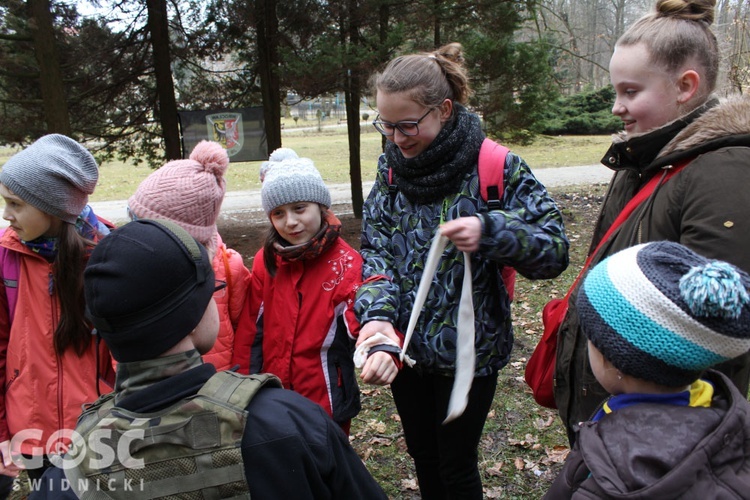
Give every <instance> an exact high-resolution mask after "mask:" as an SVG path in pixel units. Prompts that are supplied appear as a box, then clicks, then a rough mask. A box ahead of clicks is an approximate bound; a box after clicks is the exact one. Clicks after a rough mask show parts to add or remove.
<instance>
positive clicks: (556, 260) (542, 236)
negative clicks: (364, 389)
mask: <svg viewBox="0 0 750 500" xmlns="http://www.w3.org/2000/svg"><path fill="white" fill-rule="evenodd" d="M462 63H463V57H462V47H461V45H460V44H457V43H452V44H449V45H446V46H444V47H441V48H440V49H438V50H436V51H435V52H431V53H421V54H413V55H406V56H401V57H397V58H395V59H394V60H392V61H391V62H390V63H389V64H388V65H387V66H386V68H385V69H384V70H383V72H382V73H380V74H377V75H375V77H374V84H375V89H376V90H377V108H378V111H379V115H378V117H377V119H376V120H375V122H374V125H375V128H376V129H377V130H378V131H379V132H380V133H381V134H383V135H384V136H385V137H386V138H387V139H388V141H387V144H386V146H385V152H384V153H383V154H382V155H381V156H380V159H379V162H378V173H377V178H376V180H375V185H374V186H373V188H372V191H371V192H370V195H369V197H368V199H367V201H366V202H365V207H364V213H363V223H362V228H363V229H362V247H361V255H362V257H363V259H364V264H363V273H362V274H363V280H364V284H363V285H362V286H361V287H360V288H359V291H358V293H357V301H356V305H355V307H356V312H357V314H358V317H359V318H360V322H361V323H362V330H361V333H360V337H359V341H358V342H364V341H365V340H366V339H367V338H369V337H370V336H373V335H375V334H376V333H382V334H385V335H387V336H389V337H390V338H392V339H393V340H395V341H400V340H401V336H402V334H403V333H404V332H405V331H406V329H407V325H408V322H409V317H410V314H411V312H412V309H413V307H414V302H415V295H416V292H417V287H418V285H419V282H420V277H421V276H422V273H423V270H424V267H425V261H426V259H427V255H428V250H429V248H430V244H431V241H432V240H433V237H435V235H436V233H437V232H438V231H440V232H441V233H442V234H443V235H444V236H446V237H447V238H448V239H449V240H450V242H449V244H448V246H447V248H446V250H445V251H444V252H443V254H442V259H441V261H440V264H439V267H438V269H437V273H436V276H435V278H434V280H433V282H432V287H431V289H430V291H429V293H428V295H427V298H426V301H425V307H424V309H423V311H422V314H421V315H420V317H419V320H418V322H417V325H416V328H415V330H414V334H413V338H412V339H411V342H410V344H409V346H408V349H407V354H408V355H409V356H410V357H411V358H413V359H414V360H415V361H416V365H415V366H414V367H413V368H410V367H407V366H404V367H403V368H402V369H401V370H400V372H399V373H398V375H397V376H396V377H395V379H394V380H393V381H392V383H391V389H392V393H393V398H394V400H395V403H396V407H397V409H398V412H399V415H400V417H401V423H402V425H403V428H404V436H405V439H406V445H407V449H408V452H409V454H410V455H411V456H412V458H413V459H414V463H415V466H416V471H417V477H418V480H419V488H420V491H421V494H422V498H425V499H435V498H477V499H479V498H482V482H481V478H480V475H479V470H478V467H477V447H478V445H479V440H480V437H481V434H482V429H483V427H484V422H485V419H486V417H487V414H488V412H489V409H490V405H491V404H492V400H493V396H494V394H495V388H496V385H497V373H498V370H499V369H500V368H502V367H503V366H505V365H506V364H507V363H508V361H509V359H510V351H511V348H512V345H513V327H512V324H511V315H510V300H509V297H508V293H507V290H506V289H505V286H504V285H503V282H502V280H501V278H500V267H501V266H511V267H513V268H515V269H517V270H518V271H519V272H520V273H521V274H523V275H524V276H526V277H528V278H531V279H542V278H554V277H556V276H557V275H559V274H560V273H561V272H562V271H563V270H564V269H565V268H566V267H567V265H568V241H567V239H566V237H565V232H564V228H563V221H562V216H561V214H560V212H559V210H558V209H557V206H556V205H555V203H554V201H553V200H552V199H551V198H550V197H549V195H548V194H547V191H546V190H545V188H544V186H543V185H542V184H540V183H539V181H537V180H536V178H535V177H534V175H533V174H532V172H531V170H530V169H529V167H528V166H527V165H526V163H525V162H524V161H523V160H522V159H521V158H520V157H519V156H517V155H515V154H513V153H509V154H508V155H507V157H506V161H505V165H504V179H505V180H504V185H503V186H502V189H501V190H500V193H501V195H502V196H501V203H502V207H501V208H500V209H496V210H488V207H487V204H486V203H485V202H484V201H483V199H482V198H481V196H480V193H479V186H478V171H477V168H478V157H479V149H480V146H481V145H482V141H483V140H484V138H485V135H484V133H483V132H482V128H481V123H480V119H479V117H478V116H477V115H476V114H475V113H472V112H471V111H469V110H468V109H467V108H466V104H467V101H468V98H469V94H470V88H469V82H468V76H467V73H466V71H465V68H464V67H463V64H462ZM464 252H467V253H468V255H470V258H471V270H472V275H471V279H472V282H473V283H472V285H473V293H472V299H473V304H474V306H473V309H474V318H475V319H474V329H475V340H474V348H475V356H476V360H475V370H474V374H473V375H474V378H473V380H472V383H471V388H470V391H469V395H468V404H467V406H466V409H465V410H464V412H463V414H462V415H461V416H460V417H458V418H456V419H455V420H453V421H451V422H449V423H445V424H444V423H443V420H444V419H445V418H446V413H447V407H448V402H449V399H450V394H451V390H452V387H453V383H454V375H455V369H456V339H457V324H458V314H459V303H460V300H459V297H460V295H461V289H462V284H463V281H464V278H463V275H464V274H463V273H464ZM371 376H372V374H371V373H370V372H369V371H367V370H363V372H362V379H363V380H364V381H365V382H369V381H370V380H371Z"/></svg>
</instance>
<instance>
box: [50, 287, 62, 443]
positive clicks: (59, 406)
mask: <svg viewBox="0 0 750 500" xmlns="http://www.w3.org/2000/svg"><path fill="white" fill-rule="evenodd" d="M54 295H55V277H54V275H53V274H52V273H49V296H50V308H51V309H52V311H51V315H50V316H51V317H52V350H54V351H55V359H56V360H57V428H58V429H63V428H64V425H65V422H64V419H63V409H62V408H63V394H62V388H63V371H62V358H61V357H60V355H59V354H58V353H57V350H56V349H55V341H54V337H55V330H56V329H57V328H56V325H57V323H58V321H59V320H60V319H59V318H58V317H57V313H56V311H55V297H54Z"/></svg>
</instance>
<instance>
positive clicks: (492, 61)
mask: <svg viewBox="0 0 750 500" xmlns="http://www.w3.org/2000/svg"><path fill="white" fill-rule="evenodd" d="M652 7H653V1H647V0H627V1H626V0H527V1H504V0H423V1H420V0H416V1H410V2H403V1H400V2H395V1H392V0H329V1H320V0H318V1H315V0H171V1H167V0H116V1H115V0H98V1H90V0H81V1H52V0H26V1H22V0H0V61H1V62H2V71H0V102H1V103H2V113H0V163H3V162H4V161H5V159H7V157H8V156H9V155H11V154H13V153H14V152H16V151H18V150H19V149H20V148H22V147H23V146H25V145H28V144H29V143H30V142H32V141H33V140H35V139H36V138H38V137H39V136H41V135H43V134H45V133H49V132H59V133H64V134H67V135H70V136H72V137H74V138H76V139H78V140H80V141H82V142H83V143H85V144H86V145H87V147H89V148H90V149H91V151H92V152H93V153H94V154H95V155H96V157H97V159H98V160H99V161H100V164H101V178H100V184H99V186H98V188H97V190H96V192H95V193H94V195H93V197H92V200H94V201H105V200H122V199H126V198H127V197H128V196H130V194H132V192H133V191H134V190H135V188H136V186H137V185H138V183H139V182H140V181H141V180H142V179H143V178H145V177H146V176H147V175H148V174H149V173H150V172H151V171H152V169H153V168H158V167H159V166H161V165H163V164H164V163H165V162H166V161H167V160H169V159H175V158H180V157H182V156H183V155H186V154H189V151H183V147H182V138H181V135H180V126H179V118H178V113H179V112H182V111H196V110H206V109H215V110H221V109H236V108H245V107H261V108H262V111H263V134H264V136H265V140H266V146H267V151H272V150H273V149H275V148H276V147H279V146H282V145H283V146H286V147H292V148H294V149H296V150H297V151H298V152H299V153H300V155H303V156H309V157H310V158H313V160H314V161H315V163H316V166H317V167H318V168H319V169H320V170H321V173H322V175H323V177H324V179H325V181H326V183H329V184H334V183H342V182H346V183H349V184H350V186H351V191H352V196H351V202H350V203H348V204H347V206H336V207H334V211H336V212H337V213H341V214H344V215H342V222H343V224H344V233H343V234H344V237H345V238H346V239H347V241H349V242H350V243H351V244H352V245H354V246H355V247H358V245H359V241H358V240H359V238H358V235H359V225H360V223H361V221H359V220H358V219H357V214H358V213H360V209H361V204H362V202H363V197H364V195H366V192H363V188H362V184H363V182H367V181H371V180H372V179H373V178H374V173H375V167H376V159H377V155H378V154H379V152H380V150H381V147H382V142H381V140H382V139H381V137H380V136H379V134H377V133H376V132H374V130H373V129H372V127H371V125H370V124H369V122H370V121H371V120H372V119H374V118H375V115H376V114H377V104H376V103H375V102H374V100H373V95H372V90H371V88H370V86H369V82H368V80H369V77H370V76H371V75H372V74H373V73H374V72H376V71H378V70H379V69H381V68H382V67H383V65H384V64H385V62H387V61H388V60H389V59H391V58H392V57H394V56H396V55H399V54H405V53H412V52H415V51H424V50H434V49H435V48H436V47H439V46H440V45H442V44H445V43H448V42H454V41H456V42H460V43H461V44H462V45H463V46H464V48H465V57H466V65H467V67H468V69H469V72H470V76H471V77H472V86H473V88H474V90H475V93H474V95H473V96H472V98H471V101H470V106H471V108H472V109H473V110H475V111H476V112H477V113H479V114H480V115H481V116H482V118H483V123H484V128H485V131H486V133H487V135H489V136H491V137H493V138H496V139H499V140H501V141H502V142H504V143H506V144H507V145H509V146H510V147H511V149H512V150H513V151H514V152H516V153H519V154H520V155H521V156H522V157H523V158H524V159H525V160H526V161H527V162H528V163H529V164H530V165H531V167H532V169H540V168H563V167H566V166H573V165H589V164H596V163H598V160H599V158H600V157H601V155H602V154H603V153H604V151H605V149H606V146H607V143H608V142H609V134H611V133H615V132H617V131H618V130H619V121H618V120H617V119H615V118H614V117H612V116H611V113H610V108H611V106H612V101H613V92H612V88H611V86H610V85H609V75H608V71H607V68H608V61H609V58H610V56H611V53H612V49H613V46H614V43H615V41H616V40H617V38H618V37H619V35H620V34H622V33H623V32H624V30H625V29H627V27H628V26H629V25H630V24H632V23H633V22H634V21H635V20H636V19H637V18H638V17H640V16H641V15H642V14H644V13H646V12H647V11H648V10H649V9H650V8H652ZM749 9H750V2H747V1H743V0H734V1H729V0H719V1H717V2H716V19H715V20H714V23H713V29H714V31H715V33H716V34H717V38H718V40H719V44H720V47H721V53H722V56H723V58H722V68H721V70H722V71H721V75H720V83H719V87H718V94H719V95H720V96H721V97H724V96H728V95H730V94H737V93H744V92H745V91H746V89H747V85H748V78H750V74H749V73H748V67H750V63H749V62H748V57H749V56H750V54H749V53H748V47H750V44H748V41H749V40H748V36H749V34H748V30H747V26H748V16H749V15H750V12H749ZM258 167H259V162H242V163H232V164H231V165H230V168H229V171H228V174H227V180H228V187H229V189H230V190H248V189H250V190H252V189H257V188H258V187H259V181H258ZM602 168H603V167H602ZM604 191H605V185H604V184H595V183H582V184H581V185H579V186H567V187H554V188H550V192H551V194H552V195H553V197H554V198H555V200H556V201H557V203H558V205H559V206H560V208H561V210H562V212H563V214H564V216H565V223H566V230H567V234H568V237H569V239H570V240H571V266H570V267H569V269H568V270H567V271H566V272H565V273H563V275H562V276H560V277H559V278H557V279H555V280H546V281H538V282H532V281H528V280H525V279H523V278H519V283H518V285H517V291H516V300H515V302H514V305H513V316H514V324H515V334H516V342H515V347H514V351H513V356H512V360H511V362H510V364H509V365H508V366H507V367H505V368H504V369H503V370H501V378H500V383H499V387H498V391H497V395H496V398H495V402H494V404H493V408H492V411H491V413H490V416H489V419H488V422H487V425H486V428H485V433H484V436H483V439H482V442H481V445H480V450H479V451H480V468H481V471H482V475H483V480H484V484H485V496H486V497H487V498H520V499H527V498H539V497H541V496H542V494H543V492H544V491H546V488H547V487H548V486H549V483H550V481H551V480H552V479H553V478H554V477H555V475H556V473H557V472H558V471H559V468H560V464H561V463H562V461H563V460H564V457H565V455H566V453H567V451H568V449H567V446H566V444H567V439H566V438H565V434H564V432H563V431H562V429H561V427H560V424H559V419H558V418H557V415H556V412H554V411H553V410H547V409H543V408H540V407H539V406H538V405H536V404H535V403H534V402H533V399H532V398H531V396H530V393H529V391H528V388H527V387H526V386H525V384H524V382H523V378H522V377H523V368H524V366H525V362H526V360H527V359H528V356H529V355H530V354H531V351H532V350H533V348H534V346H535V345H536V342H537V340H538V338H539V336H540V335H541V331H542V327H541V309H542V306H543V304H544V303H546V302H547V301H548V300H549V299H550V298H553V297H559V296H561V295H562V294H564V293H565V291H566V290H567V287H568V285H569V283H570V282H571V281H572V279H573V278H574V277H575V275H576V274H577V272H578V270H579V269H580V266H581V264H582V262H583V258H584V254H585V252H586V250H587V245H588V242H589V240H590V235H591V229H592V226H593V223H594V220H595V217H596V214H597V213H598V209H599V206H600V204H601V201H602V198H603V195H604ZM266 228H267V223H266V222H265V221H262V220H257V219H256V218H252V219H246V218H238V219H227V220H223V221H222V222H221V223H220V231H221V232H222V235H223V236H224V237H225V239H226V241H227V243H228V244H229V246H230V247H233V248H236V249H238V250H239V251H240V252H241V253H242V254H243V256H244V257H245V260H246V262H248V263H249V262H250V261H251V259H252V255H254V252H255V250H257V248H258V247H259V246H260V244H261V242H262V239H263V234H264V232H265V230H266ZM362 392H363V411H362V413H361V414H360V415H359V416H358V417H357V418H356V419H355V420H354V423H353V427H352V438H351V439H352V444H353V445H354V447H355V448H356V449H357V451H358V453H359V454H360V456H361V457H362V459H363V460H364V461H365V463H366V465H367V467H368V468H369V469H370V471H371V472H372V473H373V475H374V476H375V477H376V478H377V479H378V481H379V482H380V483H381V484H382V485H383V487H384V488H385V489H386V491H387V493H388V494H389V495H390V496H391V497H392V498H404V499H410V498H418V490H417V486H416V479H415V474H414V470H413V465H412V462H411V459H410V458H409V457H408V455H407V454H406V450H405V446H404V442H403V434H402V433H401V429H400V425H399V422H398V415H397V413H396V412H395V408H394V406H393V403H392V400H391V398H390V395H389V391H388V389H387V388H386V389H383V388H377V387H372V386H363V387H362ZM18 495H20V496H16V498H20V497H22V495H23V493H22V492H19V493H18Z"/></svg>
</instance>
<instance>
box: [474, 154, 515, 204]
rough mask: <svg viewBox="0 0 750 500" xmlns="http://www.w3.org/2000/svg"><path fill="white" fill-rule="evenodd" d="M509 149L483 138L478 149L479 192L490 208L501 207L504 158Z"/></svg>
mask: <svg viewBox="0 0 750 500" xmlns="http://www.w3.org/2000/svg"><path fill="white" fill-rule="evenodd" d="M509 152H510V149H508V148H506V147H505V146H503V145H502V144H498V143H497V142H495V141H493V140H492V139H485V140H484V142H482V147H481V148H480V149H479V167H478V172H479V194H480V195H481V196H482V199H483V200H484V201H486V202H487V207H488V208H489V209H490V210H498V209H501V208H502V207H503V204H502V200H503V191H504V189H503V175H504V172H505V158H506V156H508V153H509Z"/></svg>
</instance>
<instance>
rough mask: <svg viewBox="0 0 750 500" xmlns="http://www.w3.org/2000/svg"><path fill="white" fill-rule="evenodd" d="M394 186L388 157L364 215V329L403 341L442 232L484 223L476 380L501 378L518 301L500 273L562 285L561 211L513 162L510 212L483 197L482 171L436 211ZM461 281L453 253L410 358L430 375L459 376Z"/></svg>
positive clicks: (476, 277) (460, 261)
mask: <svg viewBox="0 0 750 500" xmlns="http://www.w3.org/2000/svg"><path fill="white" fill-rule="evenodd" d="M388 179H389V175H388V165H387V163H386V159H385V156H384V155H381V157H380V160H379V162H378V174H377V178H376V181H375V185H374V186H373V188H372V191H371V192H370V195H369V197H368V198H367V201H366V202H365V207H364V211H363V212H364V213H363V222H362V228H363V229H362V246H361V255H362V257H363V259H364V264H363V268H362V272H363V275H362V277H363V280H364V281H365V283H364V284H363V285H362V286H361V287H360V289H359V290H358V292H357V300H356V303H355V311H356V313H357V316H358V317H359V319H360V323H362V324H364V323H366V322H368V321H373V320H383V321H388V322H391V323H392V324H393V325H394V327H395V328H396V330H398V331H400V332H401V333H405V331H406V328H407V325H408V322H409V316H410V314H411V311H412V308H413V304H414V299H415V296H416V292H417V287H418V286H419V281H420V278H421V276H422V272H423V270H424V265H425V262H426V260H427V254H428V251H429V248H430V244H431V241H432V239H433V237H434V236H435V233H436V231H437V228H438V226H439V225H440V224H441V223H442V222H444V221H449V220H453V219H456V218H459V217H467V216H477V217H479V219H480V221H481V222H482V238H481V241H480V247H479V250H478V251H477V252H475V253H473V254H472V257H471V259H472V262H471V266H472V275H473V290H474V291H473V301H474V314H475V329H476V341H475V347H476V356H477V359H476V375H477V376H484V375H489V374H491V373H493V372H496V371H497V370H499V369H500V368H502V367H503V366H504V365H505V364H507V363H508V360H509V358H510V351H511V348H512V346H513V326H512V323H511V315H510V301H509V298H508V293H507V291H506V289H505V286H504V285H503V282H502V279H501V276H500V269H501V266H511V267H513V268H515V269H516V270H517V271H518V272H519V273H521V274H522V275H523V276H525V277H527V278H530V279H542V278H554V277H556V276H558V275H559V274H560V273H561V272H563V271H564V270H565V269H566V267H567V266H568V240H567V238H566V236H565V229H564V225H563V221H562V215H561V214H560V211H559V210H558V208H557V206H556V204H555V202H554V201H553V200H552V198H551V197H550V196H549V194H548V193H547V190H546V189H545V188H544V186H543V185H542V184H541V183H540V182H539V181H538V180H537V179H536V178H535V177H534V175H533V173H532V172H531V170H530V169H529V167H528V165H526V162H524V161H523V159H521V158H520V157H519V156H517V155H515V154H513V153H509V154H508V155H507V158H506V163H505V172H504V183H505V186H504V188H505V189H504V193H503V199H502V202H503V209H502V210H492V211H488V210H487V206H486V203H485V202H484V201H483V200H482V198H481V197H480V194H479V175H478V172H477V168H476V167H475V168H474V169H473V170H472V171H471V172H470V173H469V174H467V175H466V176H465V178H464V180H463V181H462V183H461V188H460V190H459V192H457V193H455V194H451V195H448V196H447V197H445V198H444V199H443V200H442V201H441V202H436V203H430V204H419V203H411V202H410V201H409V200H408V199H407V198H406V197H405V196H404V195H403V193H401V192H399V191H398V190H397V187H396V186H391V185H390V184H389V180H388ZM463 272H464V257H463V253H462V252H460V251H458V250H457V249H456V247H455V246H454V245H453V244H452V243H449V244H448V246H447V248H446V250H445V252H444V253H443V256H442V260H441V261H440V264H439V265H438V268H437V271H436V273H435V278H434V280H433V284H432V287H431V288H430V292H429V294H428V296H427V299H426V301H425V306H424V309H423V311H422V314H421V315H420V317H419V320H418V323H417V325H416V328H415V331H414V335H413V337H412V339H411V342H410V344H409V347H408V351H407V352H408V353H409V355H410V356H411V357H412V358H414V359H415V361H416V362H417V365H418V366H419V367H421V369H422V370H425V371H429V372H432V373H442V374H450V375H452V374H453V372H454V369H455V359H456V352H455V345H456V335H457V333H456V324H457V317H458V304H459V299H460V295H461V285H462V282H463Z"/></svg>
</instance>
